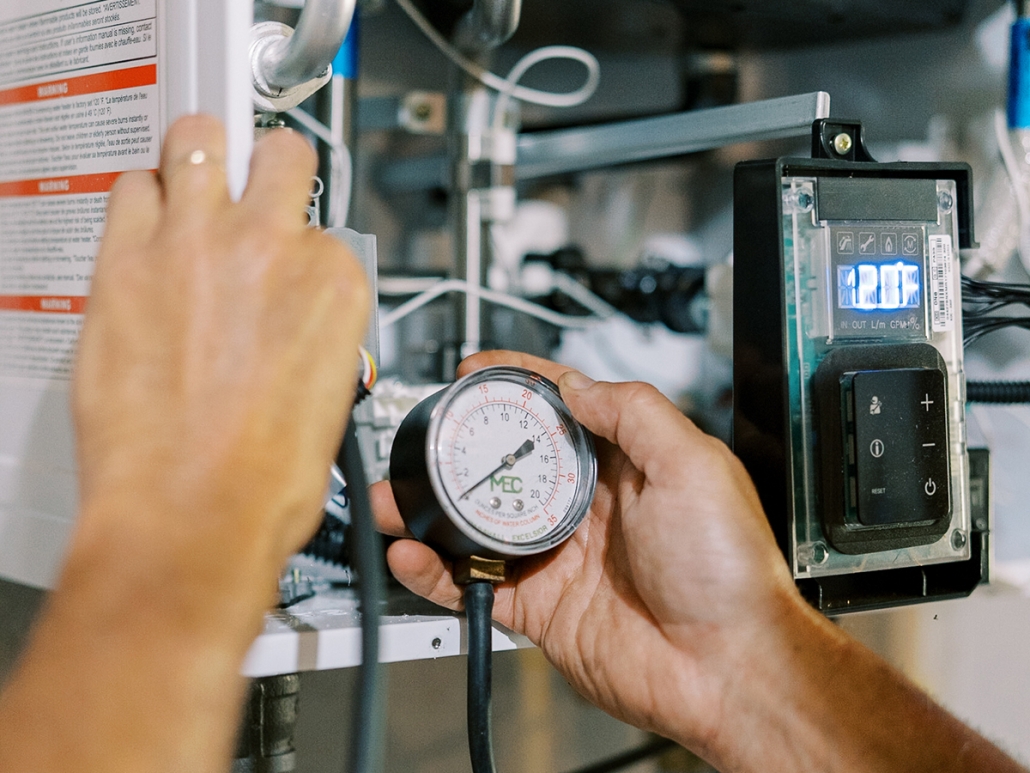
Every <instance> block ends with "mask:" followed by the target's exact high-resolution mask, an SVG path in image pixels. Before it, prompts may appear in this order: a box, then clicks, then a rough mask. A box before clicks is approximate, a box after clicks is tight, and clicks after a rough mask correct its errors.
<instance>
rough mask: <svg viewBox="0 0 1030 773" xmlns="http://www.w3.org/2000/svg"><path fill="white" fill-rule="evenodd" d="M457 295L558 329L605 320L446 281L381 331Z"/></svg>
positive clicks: (405, 306)
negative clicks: (519, 314) (416, 312)
mask: <svg viewBox="0 0 1030 773" xmlns="http://www.w3.org/2000/svg"><path fill="white" fill-rule="evenodd" d="M456 292H457V293H468V294H469V295H475V296H477V297H479V298H481V299H482V300H484V301H488V302H490V303H493V304H496V305H498V306H506V307H508V308H509V309H514V310H515V311H521V312H522V313H523V314H528V315H529V316H531V317H536V318H537V319H539V320H543V321H544V322H547V323H549V324H551V325H554V326H555V327H561V328H576V329H586V328H588V327H592V326H594V325H596V324H597V323H598V322H601V321H603V318H601V317H598V316H589V317H578V316H575V315H572V314H559V313H558V312H556V311H551V310H550V309H546V308H544V307H543V306H541V305H539V304H536V303H531V302H530V301H526V300H523V299H522V298H517V297H515V296H513V295H508V294H507V293H501V292H497V291H496V290H488V289H487V288H485V287H479V286H478V285H475V284H472V283H471V282H465V281H463V280H461V279H442V280H440V281H439V282H437V283H436V284H435V285H434V286H433V287H430V288H429V289H428V290H425V291H423V292H421V293H419V294H418V295H416V296H415V297H414V298H411V299H410V300H407V301H405V302H404V303H402V304H401V305H400V306H398V307H397V308H396V309H394V310H393V311H391V312H390V313H389V314H385V315H384V316H383V317H381V318H380V320H379V329H380V330H385V329H386V328H388V327H390V326H391V325H395V324H396V323H397V322H400V321H401V320H402V319H404V318H405V317H406V316H408V315H409V314H411V313H412V312H414V311H417V310H418V309H420V308H422V307H423V306H425V305H426V304H428V303H431V302H432V301H434V300H436V299H437V298H439V297H440V296H441V295H446V294H447V293H456Z"/></svg>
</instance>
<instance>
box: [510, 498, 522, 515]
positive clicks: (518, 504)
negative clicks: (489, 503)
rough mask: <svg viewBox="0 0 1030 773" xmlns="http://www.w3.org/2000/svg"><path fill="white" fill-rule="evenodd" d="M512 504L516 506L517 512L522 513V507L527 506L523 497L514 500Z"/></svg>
mask: <svg viewBox="0 0 1030 773" xmlns="http://www.w3.org/2000/svg"><path fill="white" fill-rule="evenodd" d="M511 506H512V507H514V508H515V512H517V513H521V512H522V508H523V507H525V504H524V503H523V502H522V500H521V499H516V500H515V501H514V502H512V503H511Z"/></svg>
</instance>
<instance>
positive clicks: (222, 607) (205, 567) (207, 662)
mask: <svg viewBox="0 0 1030 773" xmlns="http://www.w3.org/2000/svg"><path fill="white" fill-rule="evenodd" d="M169 517H171V516H170V515H169ZM106 521H107V523H108V524H110V528H108V527H107V526H106V525H105V526H101V527H100V528H93V527H92V524H91V525H90V527H89V528H87V529H82V530H80V532H79V533H78V534H77V535H76V539H75V541H74V543H73V546H72V548H71V551H70V553H69V556H68V560H67V562H66V566H65V569H64V571H63V573H62V576H61V579H60V582H59V585H58V589H57V590H56V591H55V593H54V594H53V595H52V597H51V599H50V600H49V602H48V604H47V606H46V608H45V610H44V612H43V614H42V616H41V619H40V621H39V623H38V625H37V626H36V630H35V632H34V634H33V636H32V640H31V642H30V646H29V647H28V649H27V653H26V657H25V659H24V661H23V662H22V663H21V664H20V666H19V668H18V670H17V671H16V673H15V674H14V676H13V678H12V681H11V683H10V684H9V685H8V687H7V689H6V690H5V692H4V694H3V697H2V699H0V770H9V771H15V770H17V771H19V773H35V772H36V771H39V772H40V773H43V772H44V771H45V772H46V773H61V772H62V771H69V773H70V772H71V771H74V772H75V773H93V772H94V771H97V772H99V771H104V773H123V772H124V773H130V771H131V773H151V771H172V770H175V771H179V770H190V771H202V772H204V773H206V771H216V770H217V771H223V770H225V769H226V766H227V765H228V761H229V758H230V755H231V750H232V743H233V740H234V734H235V730H236V717H237V716H238V709H239V706H240V705H241V700H242V697H243V690H244V688H245V685H244V681H243V680H242V679H241V678H240V677H239V676H238V674H239V666H240V662H241V660H242V658H243V656H244V654H245V653H246V650H247V647H248V646H249V644H250V641H251V640H252V639H253V637H254V636H255V635H256V633H257V632H258V630H259V627H260V624H261V618H262V611H263V609H264V608H265V607H266V605H267V603H268V602H269V601H271V599H272V590H273V587H274V580H275V567H274V560H272V559H271V555H270V552H269V551H267V550H265V549H264V548H263V547H261V546H256V545H254V544H247V538H246V537H245V536H243V535H237V537H238V539H237V541H236V542H235V544H234V543H233V542H230V541H227V540H224V539H222V538H221V537H219V536H218V535H216V534H212V535H210V539H209V540H207V541H206V543H205V542H203V541H199V542H198V541H194V542H192V543H191V542H190V541H188V540H185V539H182V540H180V539H179V538H177V537H176V536H175V535H174V534H171V535H170V534H167V533H164V532H163V531H162V530H159V529H156V528H150V526H151V525H152V522H149V523H148V518H147V516H146V515H144V514H138V517H133V514H126V515H125V516H124V517H123V518H120V519H119V518H108V519H106ZM119 521H120V522H121V528H120V529H119V528H116V524H117V523H118V522H119ZM134 521H135V522H137V523H139V524H140V528H139V529H138V530H133V529H132V528H131V527H132V525H133V522H134ZM105 532H106V533H105ZM236 551H246V552H247V553H248V554H250V555H252V556H260V555H261V554H262V553H264V554H265V555H269V560H260V559H258V560H252V561H242V562H241V561H232V560H230V559H229V557H228V556H227V553H229V552H236ZM241 564H242V565H241Z"/></svg>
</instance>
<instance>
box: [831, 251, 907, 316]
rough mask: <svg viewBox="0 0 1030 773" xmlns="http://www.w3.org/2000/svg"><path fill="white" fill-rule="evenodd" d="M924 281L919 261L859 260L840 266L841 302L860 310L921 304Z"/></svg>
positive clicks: (897, 307)
mask: <svg viewBox="0 0 1030 773" xmlns="http://www.w3.org/2000/svg"><path fill="white" fill-rule="evenodd" d="M921 292H922V282H920V280H919V265H918V264H916V263H904V262H902V261H898V262H897V263H859V264H857V265H854V266H837V305H838V306H839V307H840V308H842V309H855V310H858V311H892V310H894V309H915V308H918V307H919V301H920V294H921Z"/></svg>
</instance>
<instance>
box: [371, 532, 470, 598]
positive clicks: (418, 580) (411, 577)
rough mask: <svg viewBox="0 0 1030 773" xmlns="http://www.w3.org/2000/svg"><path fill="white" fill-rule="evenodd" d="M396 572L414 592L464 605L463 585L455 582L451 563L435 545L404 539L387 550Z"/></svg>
mask: <svg viewBox="0 0 1030 773" xmlns="http://www.w3.org/2000/svg"><path fill="white" fill-rule="evenodd" d="M386 561H387V563H388V564H389V565H390V571H392V572H393V576H394V577H396V578H397V580H398V581H399V582H400V583H401V585H403V586H404V587H405V588H407V589H408V590H410V591H411V592H412V593H414V594H416V595H419V596H422V597H423V598H427V599H429V600H430V601H432V602H433V603H434V604H439V605H440V606H442V607H447V608H448V609H454V610H459V609H461V608H462V606H463V603H462V592H461V588H459V587H458V586H457V585H455V584H454V577H453V576H452V575H451V570H450V567H449V566H448V565H447V564H445V563H444V561H443V559H442V558H440V556H438V555H437V554H436V553H435V552H434V551H433V550H432V548H429V547H426V546H425V545H423V544H422V543H421V542H415V541H414V540H410V539H404V540H400V541H398V542H394V543H393V544H392V545H390V547H389V549H388V550H387V551H386Z"/></svg>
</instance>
